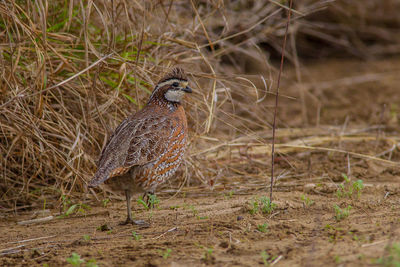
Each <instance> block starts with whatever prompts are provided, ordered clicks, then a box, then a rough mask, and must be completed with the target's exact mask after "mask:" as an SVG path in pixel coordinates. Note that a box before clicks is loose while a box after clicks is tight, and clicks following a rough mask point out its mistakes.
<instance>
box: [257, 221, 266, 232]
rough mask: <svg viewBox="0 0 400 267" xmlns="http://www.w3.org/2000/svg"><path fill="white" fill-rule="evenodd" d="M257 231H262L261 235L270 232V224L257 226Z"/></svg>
mask: <svg viewBox="0 0 400 267" xmlns="http://www.w3.org/2000/svg"><path fill="white" fill-rule="evenodd" d="M257 230H258V231H260V232H261V233H266V232H268V224H267V223H264V224H259V225H257Z"/></svg>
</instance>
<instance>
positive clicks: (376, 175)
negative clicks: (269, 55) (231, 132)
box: [0, 59, 400, 266]
mask: <svg viewBox="0 0 400 267" xmlns="http://www.w3.org/2000/svg"><path fill="white" fill-rule="evenodd" d="M398 73H400V59H391V60H376V61H371V62H361V61H360V62H358V61H349V62H346V61H344V60H340V61H332V62H329V63H324V64H322V63H318V64H310V65H308V66H305V67H304V76H303V81H302V82H301V83H287V88H286V90H287V91H285V93H286V94H287V95H291V96H294V97H296V99H297V100H283V101H282V102H281V104H282V106H281V112H280V118H281V120H282V121H284V122H285V123H286V124H287V125H289V126H290V127H293V128H294V127H301V126H302V125H301V123H300V122H304V120H306V121H307V125H306V126H305V127H302V128H303V131H304V132H303V133H302V134H301V136H302V138H303V139H302V140H305V141H304V143H307V142H309V143H307V144H308V145H312V144H313V143H312V144H311V142H312V140H313V139H312V138H313V136H314V135H316V134H315V133H316V132H318V142H319V143H317V145H316V146H317V147H329V148H332V149H334V151H328V150H323V149H315V150H306V149H305V150H301V151H299V150H298V149H297V150H292V151H287V153H286V155H285V157H278V159H277V173H278V174H279V177H280V178H279V179H278V181H277V183H276V186H275V192H274V202H275V203H276V204H277V207H276V208H275V209H274V210H273V211H271V212H270V213H263V212H261V211H257V210H255V209H254V203H255V202H257V203H258V200H257V198H260V197H262V196H264V195H266V193H265V188H264V184H265V182H266V178H265V175H268V171H269V169H268V168H267V167H265V168H267V169H266V170H265V171H263V173H264V174H265V175H264V176H263V175H260V173H261V172H260V171H259V170H258V169H262V168H264V166H265V165H268V164H264V165H262V164H261V163H260V164H258V165H257V164H253V165H251V168H254V170H252V169H251V168H250V167H249V169H248V170H247V173H252V172H253V173H255V175H241V173H240V171H239V170H238V171H237V172H236V174H235V172H234V170H231V173H232V176H224V177H223V178H220V179H219V180H218V181H217V182H216V184H215V185H214V187H213V190H211V188H210V187H207V186H205V185H204V186H186V187H184V188H183V189H182V191H181V192H180V193H179V194H177V195H176V196H175V197H173V198H171V195H170V194H169V193H168V192H167V189H168V188H165V190H164V191H162V192H160V193H159V195H158V196H159V199H160V204H159V206H158V208H155V209H154V210H151V211H148V210H145V209H144V208H143V207H142V206H141V205H139V204H137V203H134V202H133V203H134V205H133V206H134V209H135V210H134V215H135V218H136V219H141V220H144V221H146V222H147V224H146V225H141V226H131V225H128V226H121V225H118V223H119V222H120V221H123V220H124V219H125V216H126V207H125V202H124V201H118V200H115V199H112V201H111V202H109V203H104V204H105V205H104V206H105V207H104V206H103V205H102V202H101V201H100V202H94V201H92V202H90V203H89V204H88V205H90V210H86V212H85V214H80V213H78V214H74V215H71V216H68V217H62V218H55V219H53V220H51V221H49V222H46V223H39V224H32V225H18V224H17V223H16V222H20V221H24V220H28V219H31V218H32V217H33V216H34V215H33V214H34V212H35V211H27V212H23V213H21V212H20V213H19V214H18V216H15V215H13V214H2V215H1V218H0V265H1V266H32V265H35V266H64V265H66V264H67V258H69V257H71V255H72V253H74V252H75V253H77V254H79V255H80V258H81V259H83V260H85V262H86V265H84V264H82V265H81V266H90V264H88V262H92V263H93V262H94V261H93V260H95V262H96V263H97V265H99V266H204V265H214V266H256V265H264V264H265V265H270V266H272V265H274V266H321V265H325V266H373V265H379V264H382V266H392V265H390V264H393V261H392V262H391V261H390V260H389V259H390V257H391V256H393V255H392V254H390V253H391V252H390V251H389V250H385V247H387V246H391V245H393V244H396V242H399V241H400V238H399V236H400V219H399V218H400V217H399V210H400V209H399V207H400V198H399V194H400V164H397V165H396V164H391V163H389V162H387V161H389V160H390V161H394V162H400V151H399V147H398V144H399V143H400V135H399V130H400V126H399V121H398V119H399V118H400V115H399V114H400V93H399V92H400V76H399V75H398ZM294 77H295V74H294V72H293V71H292V72H288V74H287V76H286V79H287V80H294ZM300 89H301V90H300ZM283 90H285V89H283ZM300 99H301V101H300ZM315 99H318V101H317V100H315ZM304 105H306V106H307V109H304ZM379 126H384V128H382V127H379ZM296 129H298V128H296ZM310 129H313V131H311V133H308V132H310ZM321 132H323V134H321ZM280 133H283V131H282V130H280V131H278V135H279V134H280ZM307 133H308V134H307ZM295 135H296V134H293V135H291V137H287V138H289V139H290V138H292V139H295V138H294V137H293V136H295ZM323 137H324V138H325V139H324V138H323ZM285 138H286V137H285ZM285 138H284V137H281V138H280V139H279V140H283V139H285ZM321 140H322V141H321ZM324 140H325V141H324ZM286 141H287V140H286ZM314 141H315V140H314ZM340 151H352V152H354V153H353V154H347V153H341V152H340ZM355 153H358V154H355ZM360 154H362V155H360ZM363 155H364V156H363ZM365 155H372V156H374V155H375V156H376V157H379V159H382V160H376V158H375V159H371V158H368V157H366V156H365ZM254 162H257V159H254ZM267 163H268V162H267ZM243 165H244V166H245V165H246V161H244V163H243ZM343 174H346V175H343ZM344 176H345V177H346V176H347V177H348V178H349V179H350V181H349V182H346V180H345V178H344ZM359 179H361V180H362V181H363V185H364V188H363V189H362V190H361V191H360V194H359V196H358V195H357V191H356V190H355V189H354V190H353V194H352V195H351V196H342V197H338V195H337V191H338V189H340V184H343V185H344V187H345V191H346V192H348V191H349V190H350V188H352V186H353V183H354V182H356V181H357V180H359ZM334 205H338V207H340V208H341V210H342V211H344V210H345V209H346V207H348V206H349V205H350V206H351V209H350V210H349V215H348V217H346V216H345V215H344V218H335V210H334ZM253 211H254V212H253ZM58 213H59V209H52V210H50V211H49V212H48V213H47V214H44V215H38V216H39V217H40V216H45V217H46V216H49V215H50V214H53V215H54V216H56V215H57V214H58ZM252 213H253V214H252ZM102 225H106V226H104V227H103V229H100V228H101V226H102ZM102 230H103V231H102ZM397 257H400V256H399V255H397ZM380 258H381V259H380ZM382 258H383V259H386V261H385V260H382ZM379 259H380V260H379ZM91 260H92V261H91ZM398 260H400V259H398ZM393 266H394V265H393Z"/></svg>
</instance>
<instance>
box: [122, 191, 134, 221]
mask: <svg viewBox="0 0 400 267" xmlns="http://www.w3.org/2000/svg"><path fill="white" fill-rule="evenodd" d="M125 197H126V208H127V210H128V217H127V218H126V221H125V222H122V223H121V225H125V224H129V223H130V224H135V222H134V221H133V220H132V210H131V192H130V191H129V190H125Z"/></svg>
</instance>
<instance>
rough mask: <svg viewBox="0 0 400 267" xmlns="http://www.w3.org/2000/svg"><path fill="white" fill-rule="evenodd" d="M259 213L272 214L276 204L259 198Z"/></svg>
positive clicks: (264, 198)
mask: <svg viewBox="0 0 400 267" xmlns="http://www.w3.org/2000/svg"><path fill="white" fill-rule="evenodd" d="M260 201H261V211H262V212H263V213H268V214H270V213H272V212H273V211H274V209H275V208H276V204H275V203H273V202H272V201H271V200H270V199H269V198H268V197H261V199H260Z"/></svg>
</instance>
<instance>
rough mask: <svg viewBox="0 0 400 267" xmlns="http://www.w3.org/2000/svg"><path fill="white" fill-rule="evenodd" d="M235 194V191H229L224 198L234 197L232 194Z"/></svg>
mask: <svg viewBox="0 0 400 267" xmlns="http://www.w3.org/2000/svg"><path fill="white" fill-rule="evenodd" d="M233 194H234V192H233V191H229V193H228V194H224V198H225V199H231V198H232V196H233Z"/></svg>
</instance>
